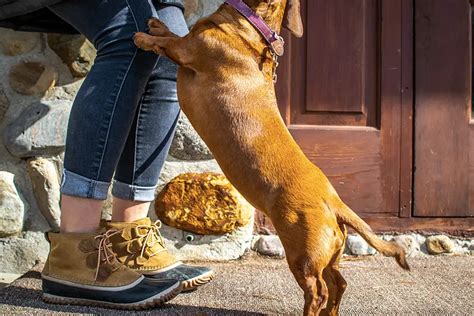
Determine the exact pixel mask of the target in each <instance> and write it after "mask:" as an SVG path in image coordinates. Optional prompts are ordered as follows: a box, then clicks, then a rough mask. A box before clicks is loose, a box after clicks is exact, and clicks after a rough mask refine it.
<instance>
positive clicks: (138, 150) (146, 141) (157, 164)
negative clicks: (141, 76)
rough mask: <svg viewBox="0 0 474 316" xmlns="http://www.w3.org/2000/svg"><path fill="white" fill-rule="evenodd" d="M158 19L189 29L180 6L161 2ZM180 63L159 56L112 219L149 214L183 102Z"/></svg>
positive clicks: (119, 177) (116, 184) (118, 176)
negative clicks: (178, 74) (179, 85)
mask: <svg viewBox="0 0 474 316" xmlns="http://www.w3.org/2000/svg"><path fill="white" fill-rule="evenodd" d="M156 8H157V14H158V18H159V19H160V20H161V21H163V22H164V23H165V24H166V25H167V26H168V27H169V28H170V30H171V31H172V32H174V33H176V34H178V35H180V36H184V35H186V34H187V33H188V28H187V26H186V22H185V20H184V16H183V12H182V11H181V9H180V8H178V7H176V6H170V5H161V4H157V5H156ZM176 72H177V65H176V64H175V63H173V62H171V61H170V60H169V59H167V58H166V57H159V59H158V62H157V64H156V66H155V68H154V69H153V72H152V74H151V76H150V78H149V81H148V84H147V86H146V88H145V94H144V95H143V97H142V99H141V100H140V104H139V106H138V110H137V113H136V115H135V120H134V123H133V126H132V129H131V130H130V133H129V135H128V139H127V141H126V144H125V148H124V151H123V152H122V155H121V157H120V160H119V163H118V166H117V169H116V172H115V176H114V181H113V187H112V195H113V204H112V205H113V208H112V220H113V221H122V222H131V221H135V220H137V219H141V218H143V217H146V216H147V213H148V209H149V207H150V201H153V200H154V198H155V190H156V185H157V182H158V179H159V176H160V172H161V169H162V167H163V164H164V162H165V159H166V156H167V155H168V151H169V147H170V144H171V142H172V139H173V136H174V131H175V127H176V123H177V120H178V116H179V104H178V98H177V92H176Z"/></svg>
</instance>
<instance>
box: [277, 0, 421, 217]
mask: <svg viewBox="0 0 474 316" xmlns="http://www.w3.org/2000/svg"><path fill="white" fill-rule="evenodd" d="M406 2H407V1H378V0H351V1H347V0H331V1H329V0H310V1H309V0H308V1H303V2H302V7H303V13H304V17H305V18H304V25H305V31H306V33H305V37H304V38H303V39H295V38H291V37H290V36H289V35H286V39H287V44H288V45H287V47H288V50H287V54H286V56H285V60H284V61H283V62H282V67H281V69H280V72H279V78H280V82H279V84H278V89H277V91H278V96H279V105H280V109H281V113H282V115H283V117H284V119H285V122H286V124H287V126H288V128H289V130H290V132H291V133H292V135H293V137H294V138H295V139H296V141H297V142H298V143H299V145H300V146H301V148H302V149H303V151H304V152H305V154H306V155H307V156H308V157H309V159H310V160H311V161H313V162H314V163H315V164H316V165H318V166H319V167H320V168H321V169H322V170H323V172H324V173H325V174H326V175H327V176H328V177H329V179H330V180H331V182H332V183H333V184H334V186H335V187H336V190H337V191H338V193H339V194H340V195H341V197H342V198H343V200H344V201H345V202H346V203H347V204H348V205H350V206H351V207H352V208H353V209H354V210H355V211H357V212H358V213H359V214H361V215H363V216H364V217H370V218H377V217H398V216H408V215H409V214H410V209H411V204H410V201H411V159H412V158H411V139H412V138H411V131H412V129H411V124H412V122H411V117H410V115H411V113H410V110H409V111H408V112H407V111H405V110H404V106H405V103H404V102H405V101H406V99H405V98H406V97H405V95H406V94H408V95H409V94H410V93H411V91H404V89H403V87H404V80H408V81H410V80H411V79H410V78H404V76H402V58H401V57H402V49H401V48H402V36H401V34H402V32H403V27H404V26H403V25H402V17H403V14H402V13H403V10H404V9H403V7H402V3H406ZM408 26H409V25H408ZM407 87H408V86H407ZM407 106H408V107H411V106H412V104H410V102H407ZM403 117H407V119H403ZM404 134H406V135H407V137H403V138H402V135H404ZM315 185H317V184H315Z"/></svg>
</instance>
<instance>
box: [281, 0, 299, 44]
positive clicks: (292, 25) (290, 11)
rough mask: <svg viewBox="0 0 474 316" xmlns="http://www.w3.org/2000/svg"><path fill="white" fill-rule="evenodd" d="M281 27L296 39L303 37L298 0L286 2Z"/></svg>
mask: <svg viewBox="0 0 474 316" xmlns="http://www.w3.org/2000/svg"><path fill="white" fill-rule="evenodd" d="M283 26H284V27H285V28H287V29H288V30H289V31H290V32H291V33H293V35H294V36H296V37H301V36H303V21H302V20H301V6H300V0H287V1H286V8H285V16H284V17H283Z"/></svg>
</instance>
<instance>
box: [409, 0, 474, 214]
mask: <svg viewBox="0 0 474 316" xmlns="http://www.w3.org/2000/svg"><path fill="white" fill-rule="evenodd" d="M471 10H472V9H471V5H470V3H469V0H416V1H415V39H416V42H415V43H416V44H415V65H416V66H415V69H416V71H415V181H414V193H415V194H414V215H415V216H423V217H462V216H473V215H474V122H473V121H472V105H471V104H472V101H471V100H472V97H471V93H472V92H471V90H472V84H471V76H472V58H471V50H472V46H471V45H472V44H471V43H472V23H471Z"/></svg>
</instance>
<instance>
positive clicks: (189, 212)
mask: <svg viewBox="0 0 474 316" xmlns="http://www.w3.org/2000/svg"><path fill="white" fill-rule="evenodd" d="M155 212H156V215H157V216H158V218H159V219H160V220H162V221H163V222H164V223H165V224H167V225H169V226H172V227H176V228H179V229H183V230H186V231H190V232H194V233H197V234H201V235H222V234H225V233H230V232H232V231H234V230H235V228H236V227H242V226H246V225H248V223H249V222H250V220H251V218H252V217H253V212H254V208H253V207H252V206H251V205H250V204H249V203H248V202H247V201H245V199H244V198H243V197H242V196H241V195H240V193H239V192H238V191H237V190H236V189H235V188H234V187H233V186H232V185H231V184H230V182H229V180H227V179H226V177H225V176H224V175H220V174H217V173H185V174H181V175H179V176H177V177H176V178H174V179H173V180H171V181H170V182H169V183H168V184H167V185H166V186H165V188H164V189H163V190H162V191H161V192H160V194H159V195H158V197H157V198H156V200H155Z"/></svg>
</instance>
